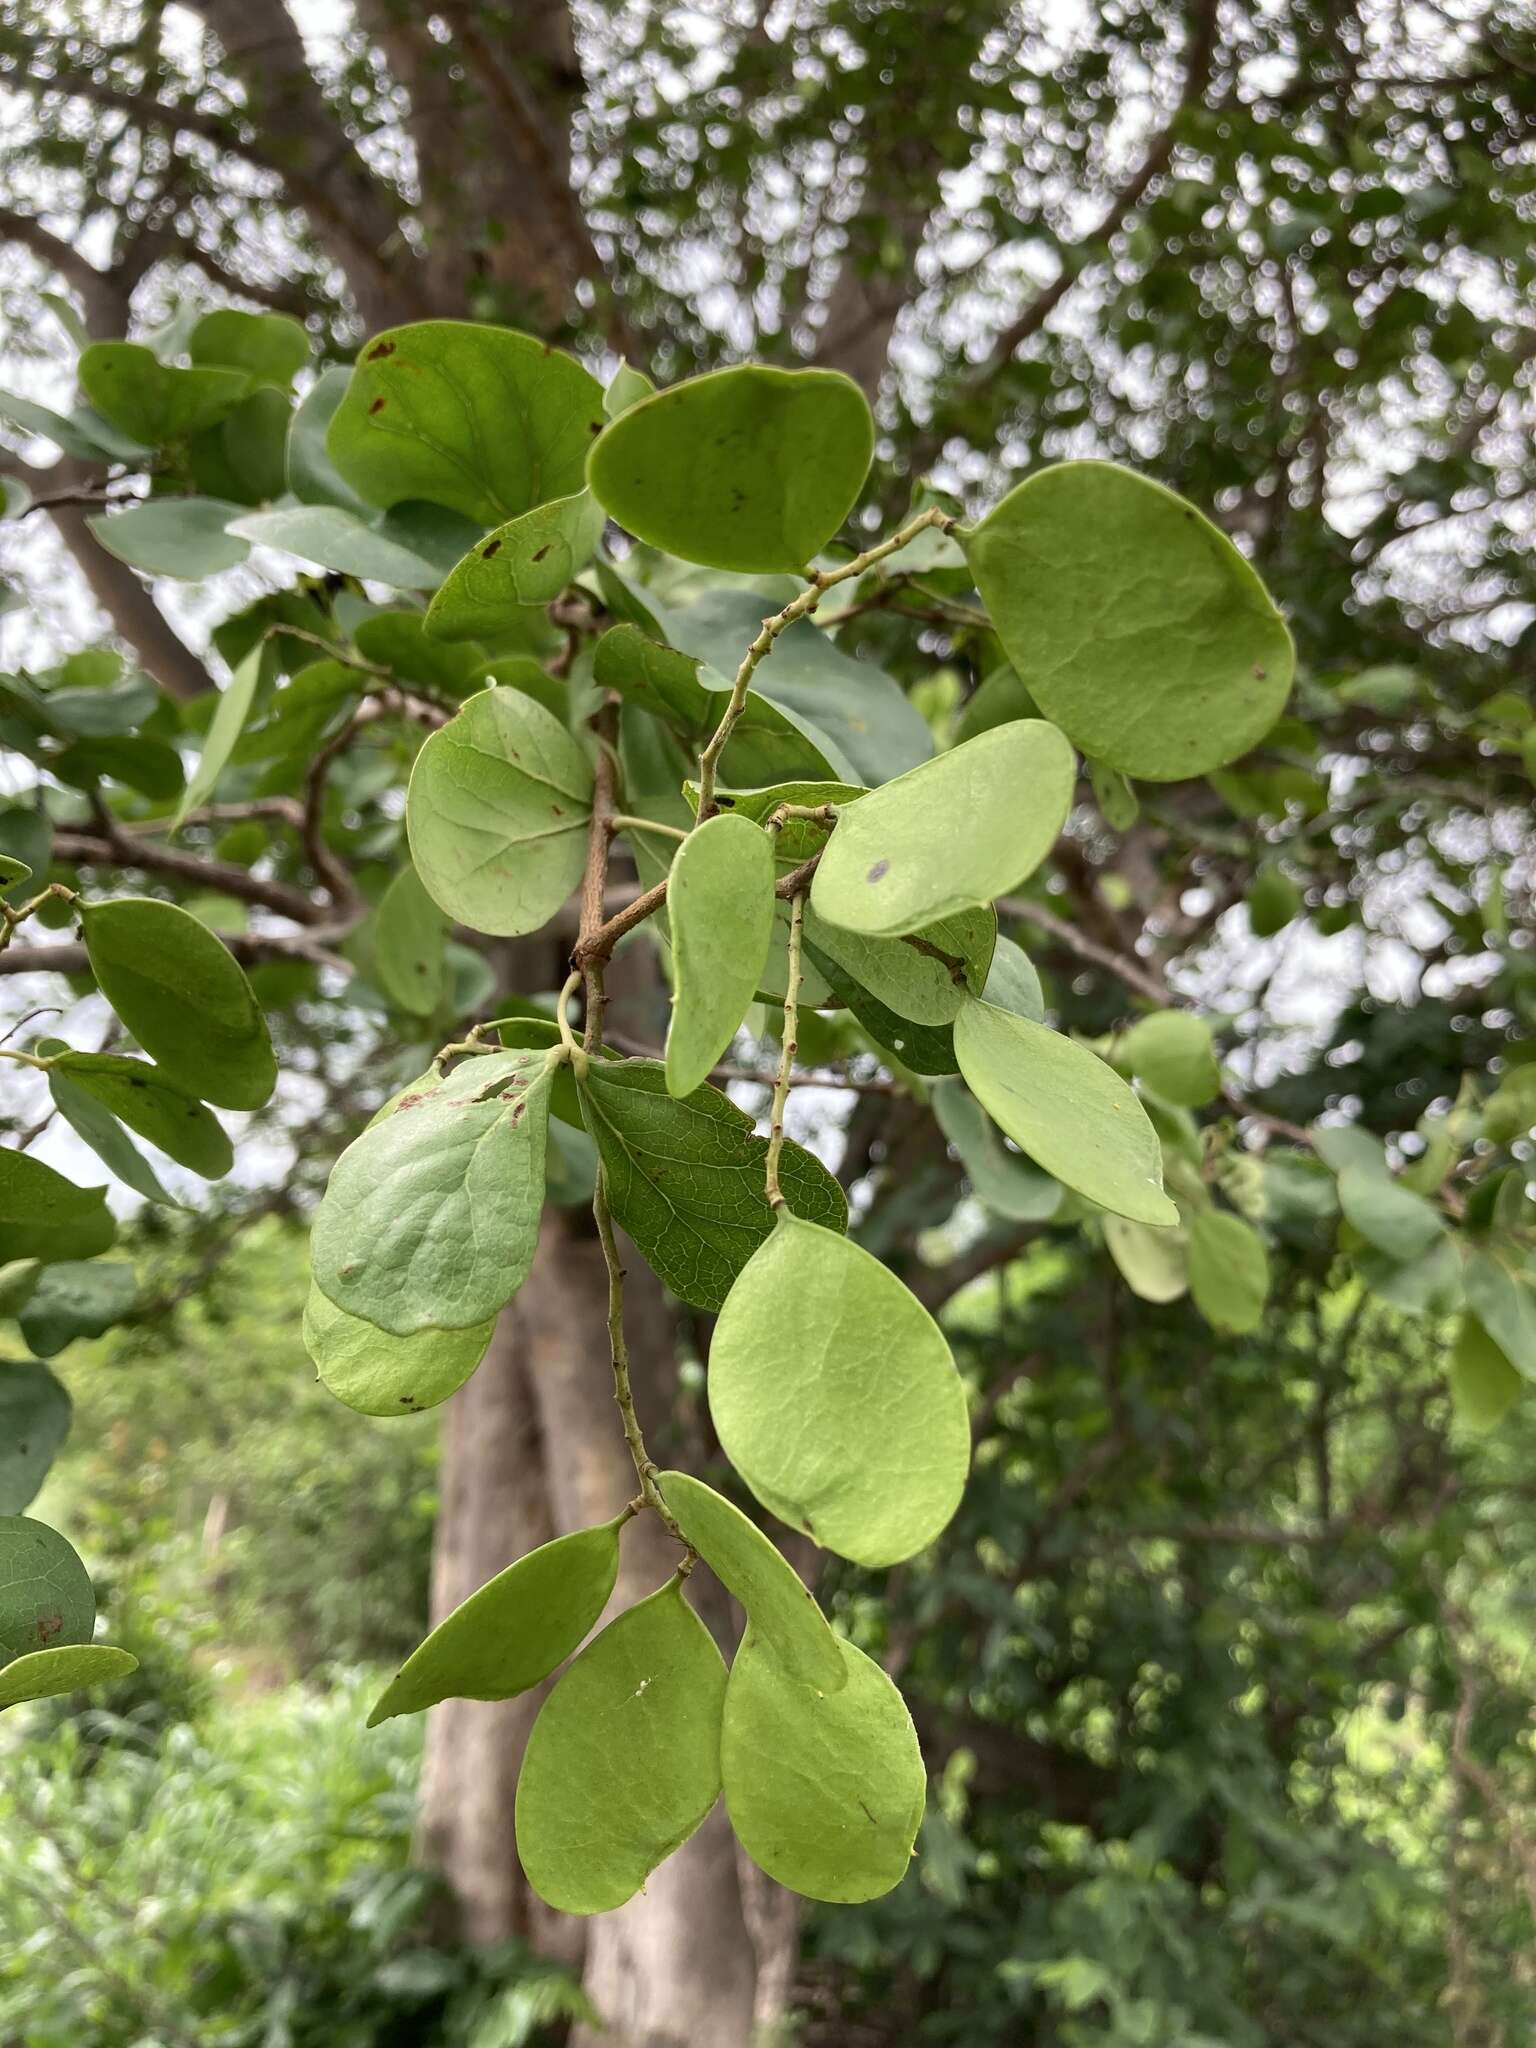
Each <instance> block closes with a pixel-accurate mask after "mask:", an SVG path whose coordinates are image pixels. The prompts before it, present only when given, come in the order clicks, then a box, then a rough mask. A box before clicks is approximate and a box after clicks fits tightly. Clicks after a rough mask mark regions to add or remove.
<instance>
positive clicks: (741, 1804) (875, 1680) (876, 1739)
mask: <svg viewBox="0 0 1536 2048" xmlns="http://www.w3.org/2000/svg"><path fill="white" fill-rule="evenodd" d="M838 1648H839V1650H840V1651H841V1654H842V1658H843V1663H844V1666H845V1668H846V1671H847V1683H846V1684H845V1685H843V1686H842V1687H841V1688H840V1689H839V1690H837V1691H835V1692H829V1691H820V1690H818V1689H817V1688H816V1687H815V1686H813V1685H809V1684H807V1683H806V1682H805V1681H804V1680H803V1679H801V1678H799V1677H797V1676H796V1675H795V1674H793V1673H792V1672H791V1671H789V1670H788V1669H787V1668H786V1666H785V1665H784V1663H783V1661H782V1659H781V1658H780V1657H779V1656H778V1654H777V1652H776V1649H775V1646H774V1645H773V1643H772V1642H771V1641H770V1640H769V1639H768V1638H767V1636H766V1635H765V1634H764V1633H763V1632H762V1631H761V1630H759V1629H758V1628H757V1627H756V1626H753V1627H752V1628H749V1629H748V1630H747V1633H746V1636H745V1638H744V1639H743V1641H742V1645H741V1648H740V1649H739V1650H738V1651H737V1652H736V1659H735V1662H734V1663H733V1664H732V1666H731V1675H730V1680H729V1682H728V1684H727V1686H726V1690H725V1716H724V1722H723V1725H722V1728H721V1735H720V1775H721V1780H722V1783H723V1787H724V1791H725V1805H726V1811H727V1812H728V1813H729V1815H730V1817H731V1825H732V1827H733V1828H734V1829H735V1830H736V1836H737V1839H738V1841H739V1842H740V1843H741V1846H742V1847H743V1848H744V1849H745V1850H746V1852H747V1854H748V1855H749V1856H750V1857H751V1858H752V1861H753V1862H754V1863H755V1864H757V1866H758V1868H759V1869H761V1870H764V1871H766V1872H767V1874H768V1875H769V1876H770V1877H771V1878H773V1879H775V1880H776V1881H777V1882H778V1883H779V1884H782V1885H786V1886H788V1888H789V1890H790V1891H792V1892H799V1893H800V1894H801V1895H802V1897H805V1898H810V1899H826V1900H828V1901H830V1902H831V1903H833V1904H836V1905H857V1904H859V1903H860V1902H861V1901H863V1900H865V1899H877V1898H879V1897H880V1896H881V1894H882V1893H884V1892H888V1891H890V1890H891V1889H892V1888H893V1887H894V1886H895V1885H898V1884H900V1882H901V1880H902V1879H903V1878H904V1877H905V1876H906V1874H907V1871H908V1869H909V1868H910V1866H911V1860H912V1849H913V1844H914V1842H915V1841H916V1839H917V1830H918V1827H919V1825H920V1823H921V1821H922V1818H923V1806H924V1803H925V1801H926V1797H927V1789H928V1786H927V1778H926V1775H925V1773H924V1770H923V1757H922V1751H921V1750H920V1749H919V1748H918V1743H917V1732H916V1730H915V1729H914V1728H913V1726H912V1717H911V1716H910V1715H909V1714H908V1712H907V1709H906V1706H905V1705H904V1703H903V1701H902V1697H901V1694H900V1693H899V1692H898V1691H897V1690H896V1688H895V1686H894V1685H892V1683H891V1681H890V1680H889V1678H887V1677H886V1675H885V1673H884V1672H883V1671H882V1670H881V1669H880V1667H879V1665H878V1664H876V1663H874V1662H873V1661H872V1660H871V1659H870V1658H868V1657H866V1656H865V1655H864V1653H863V1651H862V1650H857V1649H855V1648H854V1646H853V1644H852V1643H839V1645H838Z"/></svg>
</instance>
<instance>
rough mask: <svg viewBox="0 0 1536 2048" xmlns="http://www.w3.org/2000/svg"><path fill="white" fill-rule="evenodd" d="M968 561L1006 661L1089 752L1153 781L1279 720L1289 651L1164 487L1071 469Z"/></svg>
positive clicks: (1218, 547)
mask: <svg viewBox="0 0 1536 2048" xmlns="http://www.w3.org/2000/svg"><path fill="white" fill-rule="evenodd" d="M965 551H966V556H967V559H968V560H969V562H970V565H971V570H972V573H973V574H974V576H975V578H976V588H977V589H978V590H979V591H980V593H981V597H982V601H983V602H984V603H985V605H986V607H987V610H988V611H989V612H990V613H991V615H992V622H993V624H994V625H995V626H996V628H997V632H998V636H999V638H1000V639H1001V640H1002V643H1003V647H1004V650H1005V651H1006V653H1007V655H1008V658H1009V660H1010V661H1011V662H1012V664H1013V666H1014V667H1015V669H1017V671H1018V673H1019V675H1020V676H1021V677H1022V678H1023V680H1024V682H1025V684H1026V685H1027V686H1028V688H1029V690H1030V693H1031V694H1032V695H1033V697H1034V699H1035V702H1036V703H1037V704H1038V705H1039V707H1040V709H1041V710H1042V711H1043V712H1044V713H1045V715H1046V716H1047V717H1048V718H1051V719H1054V720H1055V722H1056V723H1057V724H1058V725H1059V726H1060V727H1061V728H1062V730H1063V731H1064V732H1065V733H1066V734H1067V735H1068V737H1069V738H1070V739H1072V740H1073V741H1075V743H1076V744H1077V745H1078V746H1080V747H1081V748H1082V750H1083V752H1084V753H1085V754H1091V755H1093V756H1094V757H1095V758H1096V759H1098V760H1100V761H1105V762H1107V763H1108V764H1109V765H1110V767H1112V768H1118V769H1120V770H1121V772H1122V773H1123V774H1126V775H1137V776H1143V777H1145V778H1146V779H1147V780H1148V781H1151V782H1177V781H1180V780H1182V779H1183V778H1184V777H1186V776H1191V775H1204V774H1207V773H1208V772H1209V771H1210V770H1211V769H1213V768H1220V767H1221V766H1222V765H1223V764H1224V763H1225V762H1228V761H1235V760H1236V759H1237V757H1238V755H1239V754H1245V753H1246V752H1247V751H1248V749H1249V748H1250V747H1252V746H1254V745H1255V744H1256V743H1257V742H1258V741H1259V740H1261V739H1262V738H1263V737H1264V735H1265V733H1267V732H1268V731H1269V729H1270V727H1271V726H1272V725H1273V724H1274V722H1275V720H1276V719H1277V718H1278V717H1279V716H1280V712H1281V710H1282V708H1283V707H1284V704H1285V700H1286V696H1287V694H1288V693H1289V691H1290V687H1291V675H1292V671H1293V669H1294V666H1295V654H1294V650H1293V649H1292V646H1291V636H1290V634H1289V633H1288V632H1287V631H1286V628H1285V622H1284V620H1283V619H1282V618H1281V617H1280V614H1279V613H1278V612H1277V611H1276V610H1275V607H1274V604H1273V603H1272V601H1271V599H1270V596H1269V593H1268V592H1267V591H1266V590H1265V588H1264V586H1263V584H1262V583H1261V582H1260V581H1259V578H1258V577H1257V575H1255V573H1254V571H1253V570H1252V568H1250V566H1249V565H1248V563H1247V562H1246V561H1245V560H1244V559H1243V557H1242V555H1240V554H1239V553H1238V551H1237V549H1236V548H1235V547H1234V546H1233V545H1232V543H1231V541H1229V540H1228V539H1227V537H1226V536H1225V534H1223V533H1221V532H1219V531H1218V530H1217V529H1216V527H1214V526H1212V525H1211V523H1210V521H1209V520H1207V519H1204V518H1202V517H1201V515H1200V514H1199V513H1198V512H1197V511H1196V510H1195V508H1194V506H1193V505H1188V504H1186V503H1185V502H1184V500H1183V499H1182V498H1179V497H1176V496H1175V495H1174V493H1173V492H1172V491H1168V490H1165V489H1164V488H1163V486H1162V485H1161V484H1155V483H1152V482H1150V481H1149V480H1148V479H1147V478H1146V477H1141V476H1137V475H1135V474H1134V472H1132V471H1131V470H1128V469H1121V468H1118V467H1117V466H1116V465H1115V464H1113V463H1109V462H1063V463H1058V464H1056V465H1055V466H1054V467H1052V468H1050V469H1044V470H1042V471H1041V472H1040V473H1039V475H1037V476H1033V477H1030V478H1029V479H1028V480H1027V481H1026V482H1024V483H1022V484H1020V485H1019V486H1018V487H1017V489H1015V490H1012V491H1010V492H1009V493H1008V495H1007V497H1006V498H1004V499H1003V501H1002V503H1001V504H1000V505H997V506H996V507H994V509H993V510H992V511H991V512H990V513H988V515H987V517H986V518H985V519H984V520H982V522H981V524H980V525H979V526H978V527H976V528H975V529H974V531H973V532H971V533H970V534H968V535H966V536H965Z"/></svg>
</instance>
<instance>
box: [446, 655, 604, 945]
mask: <svg viewBox="0 0 1536 2048" xmlns="http://www.w3.org/2000/svg"><path fill="white" fill-rule="evenodd" d="M591 807H592V770H591V768H590V767H589V765H588V763H587V758H586V756H585V755H584V754H583V753H582V751H581V749H580V747H578V746H577V744H576V742H575V740H573V739H572V738H571V735H570V734H569V733H568V732H567V731H566V729H565V727H564V726H563V725H561V724H560V722H559V721H558V720H557V719H555V718H552V717H551V716H550V714H549V713H548V712H547V711H546V710H545V709H544V708H543V706H542V705H539V704H536V703H535V702H534V701H533V699H532V698H531V697H525V696H524V695H523V693H522V692H521V691H520V690H497V689H492V690H482V691H481V692H480V694H479V695H478V696H475V697H471V698H469V700H468V701H467V702H466V703H465V704H463V705H461V706H460V708H459V710H458V712H457V713H456V714H455V716H454V717H453V718H451V719H450V720H449V721H448V723H447V725H445V726H444V727H443V728H442V729H441V731H439V732H435V733H433V734H432V736H431V738H430V739H429V740H428V741H427V743H426V745H425V746H424V747H423V748H422V749H421V752H420V753H419V754H418V755H417V756H416V765H415V767H414V769H413V770H412V772H411V785H410V792H409V795H408V797H407V801H406V825H407V828H408V831H409V834H410V841H411V857H412V859H413V860H414V861H415V863H416V872H417V873H418V874H419V875H420V876H421V879H422V881H423V882H424V883H425V884H426V888H427V892H428V894H429V895H430V896H431V897H432V898H433V900H434V901H435V902H436V903H437V904H438V905H439V906H440V907H441V908H442V909H443V910H445V911H446V912H447V913H448V915H449V916H450V917H452V918H457V919H459V920H460V921H461V922H463V923H464V924H467V925H470V926H472V927H473V929H474V930H476V931H481V932H488V933H492V934H494V935H495V936H496V937H498V938H507V937H511V936H513V935H515V934H517V933H520V932H532V931H537V930H538V928H539V926H540V925H542V924H545V923H547V922H548V920H549V919H550V918H551V917H553V916H554V914H555V912H556V911H557V910H558V909H559V908H560V905H561V904H562V903H563V902H564V901H565V899H566V897H567V896H568V895H569V894H570V893H571V891H572V889H574V888H575V886H576V884H577V882H578V881H580V879H581V870H582V864H583V862H584V860H585V858H586V845H587V818H588V814H589V812H590V810H591Z"/></svg>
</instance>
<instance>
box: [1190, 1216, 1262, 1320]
mask: <svg viewBox="0 0 1536 2048" xmlns="http://www.w3.org/2000/svg"><path fill="white" fill-rule="evenodd" d="M1187 1256H1188V1262H1189V1291H1190V1295H1191V1296H1192V1298H1193V1300H1194V1304H1195V1307H1196V1308H1197V1309H1199V1311H1200V1313H1201V1315H1203V1316H1204V1317H1205V1320H1206V1321H1207V1322H1208V1323H1209V1324H1210V1326H1211V1328H1212V1329H1213V1330H1225V1331H1230V1332H1231V1333H1232V1334H1234V1335H1238V1336H1242V1335H1246V1334H1247V1333H1248V1332H1249V1331H1251V1330H1257V1329H1258V1328H1259V1327H1260V1326H1261V1324H1262V1323H1263V1321H1264V1304H1265V1302H1266V1301H1267V1300H1268V1298H1269V1254H1268V1253H1267V1252H1266V1251H1265V1249H1264V1240H1263V1238H1261V1237H1260V1236H1259V1233H1258V1232H1257V1231H1256V1230H1255V1229H1254V1227H1253V1225H1252V1224H1251V1223H1245V1222H1244V1221H1243V1219H1242V1217H1241V1216H1235V1215H1233V1214H1232V1212H1231V1211H1230V1210H1227V1209H1202V1210H1200V1212H1199V1213H1198V1215H1196V1217H1195V1218H1194V1220H1193V1222H1192V1223H1191V1224H1190V1226H1189V1245H1188V1253H1187Z"/></svg>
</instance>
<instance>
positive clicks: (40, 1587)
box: [0, 1515, 96, 1664]
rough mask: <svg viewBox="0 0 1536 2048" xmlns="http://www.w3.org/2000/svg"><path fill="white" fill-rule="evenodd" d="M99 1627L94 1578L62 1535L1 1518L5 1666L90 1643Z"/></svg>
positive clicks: (0, 1643)
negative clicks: (37, 1652)
mask: <svg viewBox="0 0 1536 2048" xmlns="http://www.w3.org/2000/svg"><path fill="white" fill-rule="evenodd" d="M95 1626H96V1595H95V1593H94V1592H93V1591H92V1588H91V1581H90V1575H89V1574H88V1573H87V1571H86V1569H85V1566H84V1565H83V1564H82V1563H81V1562H80V1560H79V1558H78V1557H77V1556H76V1555H75V1552H74V1550H73V1549H72V1548H71V1547H70V1545H69V1544H68V1543H66V1542H65V1540H64V1538H63V1537H62V1536H61V1535H60V1534H59V1533H58V1531H57V1530H56V1529H50V1528H49V1527H48V1526H47V1524H46V1523H43V1522H34V1521H30V1520H29V1519H28V1518H27V1517H26V1516H25V1515H4V1516H0V1664H4V1663H8V1662H9V1661H10V1659H11V1658H12V1657H25V1656H28V1655H29V1654H30V1653H31V1652H33V1651H34V1650H55V1649H63V1648H64V1647H65V1646H66V1645H68V1644H70V1643H88V1642H89V1641H90V1640H91V1631H92V1629H93V1628H94V1627H95Z"/></svg>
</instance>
